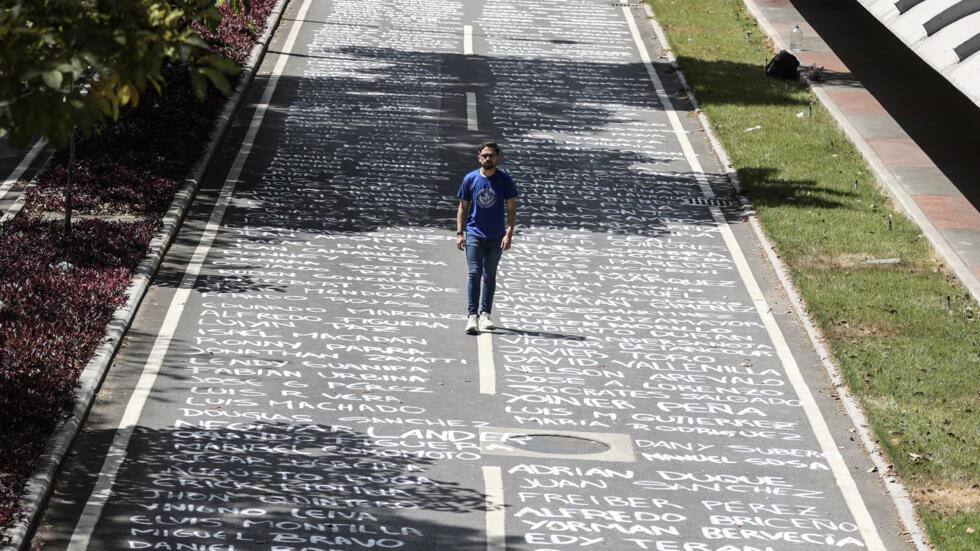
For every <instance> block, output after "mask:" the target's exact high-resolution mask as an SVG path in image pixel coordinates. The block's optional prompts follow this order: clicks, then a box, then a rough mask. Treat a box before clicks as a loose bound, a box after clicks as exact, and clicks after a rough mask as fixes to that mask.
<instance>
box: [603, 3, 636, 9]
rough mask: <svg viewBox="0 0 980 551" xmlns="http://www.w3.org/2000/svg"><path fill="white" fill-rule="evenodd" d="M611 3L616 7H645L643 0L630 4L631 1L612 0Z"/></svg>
mask: <svg viewBox="0 0 980 551" xmlns="http://www.w3.org/2000/svg"><path fill="white" fill-rule="evenodd" d="M609 5H610V6H612V7H614V8H642V7H643V3H642V2H638V3H634V4H630V3H629V2H610V3H609Z"/></svg>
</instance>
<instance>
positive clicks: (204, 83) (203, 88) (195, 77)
mask: <svg viewBox="0 0 980 551" xmlns="http://www.w3.org/2000/svg"><path fill="white" fill-rule="evenodd" d="M190 75H191V87H192V88H193V89H194V96H195V97H196V98H197V100H198V101H204V100H205V99H206V98H207V97H208V79H207V78H206V77H205V76H204V75H202V74H201V73H200V71H195V70H192V71H191V72H190Z"/></svg>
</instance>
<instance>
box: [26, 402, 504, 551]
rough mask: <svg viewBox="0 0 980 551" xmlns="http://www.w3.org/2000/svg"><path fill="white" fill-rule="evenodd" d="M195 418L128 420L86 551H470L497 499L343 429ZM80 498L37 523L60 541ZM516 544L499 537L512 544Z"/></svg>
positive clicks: (82, 470) (104, 435)
mask: <svg viewBox="0 0 980 551" xmlns="http://www.w3.org/2000/svg"><path fill="white" fill-rule="evenodd" d="M239 399H241V398H239ZM214 400H215V401H217V396H215V397H214ZM212 411H213V410H212ZM204 417H205V419H198V420H195V419H189V420H185V422H183V423H180V424H179V425H180V426H178V427H176V428H169V429H151V428H147V427H144V426H140V427H137V428H136V430H135V431H134V433H133V437H132V440H131V441H130V444H129V447H128V451H127V456H126V461H125V462H124V463H123V465H122V467H121V468H120V471H119V476H118V479H117V481H116V483H115V484H114V486H113V490H112V495H111V496H110V497H109V500H108V502H107V503H106V505H105V508H104V509H103V512H102V516H101V518H100V521H99V524H98V526H97V530H96V531H95V534H94V536H93V538H92V541H91V544H90V546H89V548H92V549H120V548H126V549H142V548H146V549H151V548H159V547H153V546H155V545H166V543H162V542H167V543H169V544H170V545H172V546H173V545H176V543H177V542H180V543H189V542H194V544H196V545H205V544H208V545H230V544H234V545H236V547H237V548H239V549H257V548H267V547H268V546H269V545H280V546H289V545H295V546H296V548H297V549H298V548H300V547H306V546H308V545H312V547H310V548H330V545H334V546H335V547H338V548H340V547H343V548H347V547H348V546H350V545H358V543H357V542H354V541H353V540H354V539H355V538H356V539H358V540H359V541H360V542H365V544H366V542H368V541H369V540H373V541H374V542H375V546H380V547H388V546H393V547H394V546H396V547H398V548H399V549H406V550H417V551H429V550H444V551H450V550H453V549H464V550H469V549H472V550H473V551H476V550H480V551H482V550H484V549H486V546H487V539H486V534H485V532H484V530H483V525H484V515H485V513H486V512H487V511H493V510H499V509H500V508H503V507H505V506H504V505H496V504H488V497H487V495H485V494H484V493H483V492H482V491H478V490H475V489H473V488H472V487H473V486H480V487H482V481H481V480H479V479H477V480H468V481H465V482H462V483H461V482H458V481H457V478H456V477H453V478H452V479H449V478H447V475H449V473H448V472H446V471H445V470H444V469H441V468H440V461H439V460H436V459H431V458H427V457H422V456H421V454H418V455H416V454H411V453H405V452H404V451H403V450H393V449H392V448H387V447H384V445H383V444H379V440H378V439H376V438H371V437H370V436H368V435H367V434H365V433H362V432H359V431H356V430H353V429H351V428H348V427H343V426H337V425H320V424H315V423H295V422H283V421H269V422H263V421H261V420H257V419H252V420H249V419H240V420H238V421H237V422H231V423H228V422H224V423H222V422H219V421H218V419H219V418H218V417H214V416H204ZM224 419H225V420H226V421H227V420H230V418H228V417H225V418H224ZM114 434H115V431H90V432H88V433H86V434H85V435H84V438H85V441H86V442H87V446H88V448H89V449H94V448H104V447H105V448H107V447H108V445H109V443H110V442H111V441H112V439H113V436H114ZM102 456H103V454H102V453H98V454H92V456H91V457H90V458H89V457H74V458H72V459H71V460H70V461H69V463H68V464H67V465H66V466H65V469H66V471H69V472H71V473H72V479H73V480H74V481H78V480H83V479H87V480H90V481H91V480H94V478H95V477H96V476H97V474H98V472H99V470H100V468H101V466H102V464H101V461H92V460H91V459H98V458H99V457H102ZM473 472H474V473H479V469H474V470H473ZM476 476H477V477H478V476H479V475H478V474H477V475H476ZM84 495H85V496H88V493H87V491H86V492H85V493H84ZM85 501H86V500H85V499H81V500H78V501H69V502H67V503H64V504H63V505H62V506H59V507H55V508H52V511H51V513H49V521H51V522H54V523H55V524H56V526H59V527H61V528H58V529H57V530H58V531H60V534H59V535H60V536H61V537H64V538H70V535H71V530H72V529H73V528H74V520H73V519H75V518H77V516H75V515H74V514H73V513H72V510H74V509H78V508H80V507H82V506H83V505H84V502H85ZM76 514H77V513H76ZM59 518H63V520H64V521H65V522H64V523H61V522H56V521H57V520H58V519H59ZM382 540H383V541H382ZM522 541H523V539H522V538H518V537H513V536H511V537H508V538H507V543H508V545H510V546H512V547H510V548H512V549H516V548H519V547H518V545H519V543H520V542H522ZM61 543H62V542H60V541H58V540H57V539H49V540H47V541H46V542H45V545H46V546H52V547H54V548H57V547H58V546H59V545H60V544H61ZM324 545H326V547H323V546H324Z"/></svg>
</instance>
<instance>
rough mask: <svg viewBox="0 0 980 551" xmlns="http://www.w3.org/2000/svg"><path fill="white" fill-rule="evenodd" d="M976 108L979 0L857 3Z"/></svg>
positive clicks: (979, 84) (867, 0) (979, 99)
mask: <svg viewBox="0 0 980 551" xmlns="http://www.w3.org/2000/svg"><path fill="white" fill-rule="evenodd" d="M858 2H860V3H861V4H862V5H863V6H864V7H865V8H866V9H867V10H868V11H869V12H871V14H872V15H874V16H875V17H876V18H877V19H878V20H879V21H881V22H882V24H884V25H885V26H886V27H887V28H888V29H889V30H890V31H891V32H892V33H894V34H895V36H897V37H899V38H900V39H901V40H902V41H903V42H905V44H907V45H908V46H909V47H910V48H911V49H912V50H913V51H914V52H915V53H917V54H918V55H919V57H921V58H922V59H923V60H925V61H926V63H928V64H929V65H930V66H932V67H933V68H934V69H936V70H937V71H939V73H940V74H942V75H943V76H944V77H946V78H947V79H948V80H949V81H950V82H952V83H953V85H954V86H956V88H958V89H959V90H960V91H961V92H963V93H964V94H966V96H967V97H969V98H970V99H971V100H972V101H973V103H975V104H977V105H978V106H980V0H858Z"/></svg>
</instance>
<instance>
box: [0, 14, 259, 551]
mask: <svg viewBox="0 0 980 551" xmlns="http://www.w3.org/2000/svg"><path fill="white" fill-rule="evenodd" d="M249 4H250V6H251V12H250V13H249V14H248V15H247V16H243V17H237V18H236V17H233V10H231V9H230V7H231V4H230V3H229V2H226V3H225V4H224V6H225V7H224V8H222V9H223V13H224V15H225V21H224V22H223V23H222V25H221V26H220V27H219V28H218V29H217V31H216V33H214V34H212V33H205V39H206V40H207V41H208V42H209V43H210V44H211V45H212V51H216V52H219V53H223V54H225V55H227V56H228V57H230V58H232V59H234V60H235V61H237V62H238V63H239V64H241V63H242V62H243V61H244V60H245V58H246V56H247V54H248V52H249V51H250V50H251V48H252V46H253V45H254V44H255V41H256V38H257V36H258V34H260V33H261V32H262V29H263V28H264V26H265V22H266V19H267V18H268V15H269V13H270V12H271V9H272V6H273V5H274V0H252V1H251V2H249ZM165 72H166V74H167V77H168V78H167V85H166V87H165V88H164V89H163V91H162V92H160V93H156V92H154V91H147V93H145V94H144V95H143V97H142V98H141V102H140V105H139V107H137V108H132V109H128V110H127V111H126V112H125V113H124V114H123V115H122V116H121V117H120V118H119V120H118V121H116V122H113V123H111V124H103V125H100V126H99V127H98V128H97V129H96V131H95V132H93V133H92V134H91V135H89V136H87V137H84V138H81V137H80V138H79V139H78V145H77V159H78V160H77V163H76V167H75V172H74V175H75V178H74V182H75V185H74V193H73V195H72V197H73V204H74V208H75V209H77V210H79V211H81V212H87V213H95V214H102V213H139V214H142V215H143V219H142V221H140V222H135V223H120V222H110V221H105V220H98V219H82V220H76V221H75V222H74V223H73V224H72V232H73V233H72V238H71V240H70V241H68V242H65V241H64V240H63V238H62V222H60V221H57V220H46V219H44V218H43V217H39V216H37V215H38V214H41V213H45V212H54V213H57V212H58V211H59V210H61V211H62V212H63V211H64V186H65V182H66V174H67V169H66V168H65V164H66V162H65V158H66V155H65V154H64V152H61V153H59V154H57V155H55V159H54V162H53V163H52V165H51V168H50V169H49V170H48V171H47V172H46V173H45V174H42V175H40V176H39V177H38V179H37V181H38V185H37V186H36V187H35V188H34V189H33V190H32V191H31V192H30V193H29V194H28V198H27V203H26V204H25V208H24V209H23V210H22V211H21V213H20V214H19V215H18V216H17V217H16V218H14V219H13V220H9V221H7V222H6V223H4V224H3V227H2V234H0V543H4V541H5V539H6V538H4V537H3V536H2V530H3V529H5V528H6V527H9V526H10V524H11V523H12V522H14V521H15V520H16V518H17V516H18V514H19V511H18V508H17V500H18V499H19V497H20V495H21V493H22V492H23V490H24V486H25V484H26V481H27V479H28V477H29V476H30V475H31V472H32V471H33V470H34V467H35V465H36V463H37V460H38V457H39V456H40V454H41V451H42V450H43V448H44V445H45V442H46V440H47V438H48V436H49V434H50V432H51V430H52V428H53V427H54V426H55V424H56V423H57V421H58V419H59V418H60V417H61V416H62V415H65V412H66V409H67V408H68V407H69V406H70V404H71V403H72V397H73V394H74V389H75V386H76V384H77V381H78V376H79V373H80V370H81V369H82V368H84V366H85V365H86V364H87V363H88V361H89V360H90V359H91V357H92V354H93V353H94V351H95V349H96V347H97V346H98V344H99V342H100V341H101V340H102V338H103V335H104V333H105V330H106V325H107V323H108V322H109V319H110V318H111V317H112V314H113V312H114V311H115V310H116V308H118V307H119V306H120V305H121V304H122V301H123V293H124V292H125V290H126V288H127V287H128V286H129V284H130V282H131V280H132V274H133V270H134V269H135V268H136V266H137V265H138V264H139V263H140V262H141V261H142V259H143V258H144V256H145V255H146V251H147V247H148V246H149V242H150V240H151V239H152V237H153V236H154V235H155V233H156V232H157V231H158V229H159V227H160V219H161V217H162V214H163V212H164V211H165V210H166V209H167V207H168V206H169V205H170V203H171V201H172V200H173V195H174V192H175V191H176V190H177V189H178V188H179V187H180V185H181V183H182V181H183V179H184V178H185V177H186V176H187V174H188V172H189V170H190V168H191V167H192V166H193V164H194V162H195V161H196V160H197V158H198V156H199V155H200V153H201V151H203V149H204V146H205V142H206V140H207V138H208V134H209V132H210V131H211V128H212V127H213V126H214V120H215V118H216V116H217V113H218V112H219V110H220V109H221V106H222V104H223V103H224V101H225V98H224V97H222V96H221V95H220V94H218V93H216V92H214V91H212V93H211V95H210V96H209V97H208V98H207V100H205V101H203V102H199V101H197V100H196V99H195V98H194V95H193V93H192V91H191V87H190V83H189V79H188V77H187V74H186V72H182V71H181V70H180V68H179V67H168V68H166V71H165Z"/></svg>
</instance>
